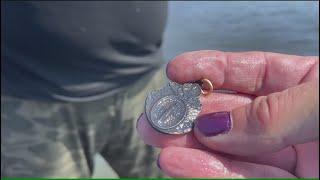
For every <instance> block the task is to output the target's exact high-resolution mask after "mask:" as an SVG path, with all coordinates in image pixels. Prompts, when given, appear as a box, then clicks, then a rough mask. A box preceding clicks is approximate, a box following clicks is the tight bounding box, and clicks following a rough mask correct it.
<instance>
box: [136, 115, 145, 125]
mask: <svg viewBox="0 0 320 180" xmlns="http://www.w3.org/2000/svg"><path fill="white" fill-rule="evenodd" d="M142 115H143V113H141V114H140V116H139V118H138V119H137V122H136V129H138V124H139V120H140V119H141V116H142Z"/></svg>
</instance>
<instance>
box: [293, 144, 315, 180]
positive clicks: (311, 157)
mask: <svg viewBox="0 0 320 180" xmlns="http://www.w3.org/2000/svg"><path fill="white" fill-rule="evenodd" d="M295 149H296V151H297V154H298V160H297V163H296V171H295V174H296V175H297V176H298V177H304V178H315V177H316V178H319V141H314V142H309V143H305V144H298V145H296V146H295Z"/></svg>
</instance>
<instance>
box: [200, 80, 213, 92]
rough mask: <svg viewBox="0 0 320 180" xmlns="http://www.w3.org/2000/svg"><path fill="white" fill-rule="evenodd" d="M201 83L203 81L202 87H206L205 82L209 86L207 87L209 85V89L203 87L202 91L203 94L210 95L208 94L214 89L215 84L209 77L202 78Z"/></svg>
mask: <svg viewBox="0 0 320 180" xmlns="http://www.w3.org/2000/svg"><path fill="white" fill-rule="evenodd" d="M201 83H202V85H201V86H202V88H203V87H204V84H205V85H206V86H207V87H209V90H203V89H202V88H201V93H202V94H203V95H208V94H210V93H211V92H212V91H213V85H212V83H211V81H210V80H209V79H201Z"/></svg>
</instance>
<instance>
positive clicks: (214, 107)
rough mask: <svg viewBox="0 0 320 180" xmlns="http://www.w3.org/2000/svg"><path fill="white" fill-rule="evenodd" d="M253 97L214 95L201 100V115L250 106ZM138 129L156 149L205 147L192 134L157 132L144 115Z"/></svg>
mask: <svg viewBox="0 0 320 180" xmlns="http://www.w3.org/2000/svg"><path fill="white" fill-rule="evenodd" d="M251 99H252V97H249V96H245V95H238V94H223V93H213V94H210V95H208V96H206V97H205V98H201V104H202V107H203V108H202V110H201V114H206V113H209V112H216V111H222V110H231V109H233V108H236V107H239V106H242V105H245V104H248V103H250V102H251ZM137 129H138V133H139V135H140V137H141V138H142V139H143V141H144V142H145V143H146V144H149V145H152V146H155V147H167V146H181V147H192V148H202V147H203V146H202V145H201V144H200V143H199V142H198V141H197V140H196V139H194V135H193V133H192V132H190V133H188V134H184V135H169V134H163V133H160V132H158V131H156V130H155V129H154V128H152V127H151V125H150V124H149V122H148V121H147V119H146V116H145V115H143V116H141V117H140V119H139V120H138V123H137Z"/></svg>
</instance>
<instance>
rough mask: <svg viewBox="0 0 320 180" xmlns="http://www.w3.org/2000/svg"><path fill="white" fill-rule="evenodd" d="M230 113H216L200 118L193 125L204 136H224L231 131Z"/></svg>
mask: <svg viewBox="0 0 320 180" xmlns="http://www.w3.org/2000/svg"><path fill="white" fill-rule="evenodd" d="M231 123H232V122H231V116H230V112H216V113H210V114H205V115H202V116H200V117H199V118H198V119H197V121H196V123H195V125H196V128H198V130H199V131H200V132H201V133H202V134H204V135H205V136H216V135H218V134H225V133H227V132H229V131H230V129H231Z"/></svg>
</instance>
